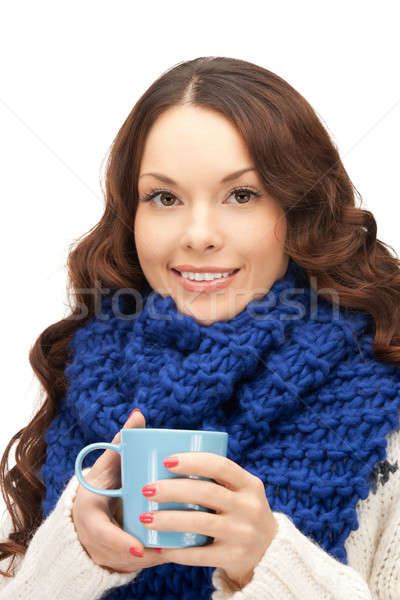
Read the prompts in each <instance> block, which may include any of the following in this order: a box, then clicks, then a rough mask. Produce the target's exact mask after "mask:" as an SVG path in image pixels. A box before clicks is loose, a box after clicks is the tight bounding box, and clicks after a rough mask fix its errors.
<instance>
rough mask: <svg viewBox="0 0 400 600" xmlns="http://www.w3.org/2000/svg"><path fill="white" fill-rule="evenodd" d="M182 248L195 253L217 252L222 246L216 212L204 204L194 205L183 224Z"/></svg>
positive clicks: (220, 224)
mask: <svg viewBox="0 0 400 600" xmlns="http://www.w3.org/2000/svg"><path fill="white" fill-rule="evenodd" d="M181 244H182V247H184V248H185V249H192V250H195V251H196V252H205V251H213V250H214V251H215V250H219V249H220V248H221V247H222V245H223V226H222V223H220V220H219V219H218V217H217V214H216V211H215V210H213V208H212V207H211V206H209V205H207V204H206V202H198V203H194V205H193V206H192V207H191V208H190V209H189V210H188V213H187V216H186V219H185V220H184V223H183V234H182V238H181Z"/></svg>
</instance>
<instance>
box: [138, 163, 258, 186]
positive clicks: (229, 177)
mask: <svg viewBox="0 0 400 600" xmlns="http://www.w3.org/2000/svg"><path fill="white" fill-rule="evenodd" d="M247 171H255V168H254V167H248V168H246V169H241V170H240V171H235V172H234V173H231V174H230V175H227V176H226V177H224V178H223V179H222V181H221V182H220V183H226V182H227V181H232V179H237V178H238V177H240V176H241V175H243V174H244V173H247ZM148 176H151V177H155V178H156V179H159V180H160V181H163V182H164V183H168V184H169V185H177V183H176V181H174V180H173V179H170V178H169V177H166V176H165V175H161V174H160V173H142V175H140V176H139V179H141V178H142V177H148Z"/></svg>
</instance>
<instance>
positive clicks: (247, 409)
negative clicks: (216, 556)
mask: <svg viewBox="0 0 400 600" xmlns="http://www.w3.org/2000/svg"><path fill="white" fill-rule="evenodd" d="M299 276H301V271H300V269H299V268H298V267H297V266H296V265H295V264H294V263H293V262H292V261H291V262H290V263H289V267H288V269H287V272H286V274H285V276H284V277H283V278H282V279H280V280H278V281H276V282H275V284H274V285H273V287H272V288H271V290H270V292H269V293H268V294H266V295H265V297H264V298H262V299H260V300H255V301H253V302H251V303H250V304H249V305H248V306H247V307H246V308H245V309H244V310H243V311H242V312H241V313H240V314H238V315H236V317H234V318H233V319H231V320H229V321H218V322H215V323H213V324H212V325H210V326H203V325H200V324H199V323H197V322H196V321H195V319H194V318H192V317H191V316H187V315H182V314H181V313H180V312H178V311H177V309H176V305H175V303H174V301H173V300H172V298H171V297H169V296H168V297H161V296H160V295H159V294H157V293H155V292H153V291H152V290H150V288H149V289H148V290H147V292H146V293H145V294H144V298H145V300H144V303H143V306H142V307H141V310H138V311H137V312H136V313H135V314H126V313H124V310H123V309H124V306H126V305H127V304H124V302H123V301H122V300H121V298H120V299H119V300H118V301H116V295H115V294H113V293H112V294H110V295H109V297H108V298H106V299H105V300H104V301H103V305H102V313H101V315H98V316H96V317H93V318H91V320H89V321H88V322H87V324H86V325H85V326H84V327H82V328H80V329H78V330H77V332H76V333H75V335H74V338H73V339H72V342H71V343H70V360H69V362H68V364H67V367H66V377H67V382H68V393H67V394H66V397H65V398H64V399H63V401H62V403H61V407H60V409H59V411H58V413H57V416H56V417H55V419H54V421H53V423H52V425H51V426H50V429H49V430H48V432H47V436H46V441H47V444H48V451H47V460H46V463H45V465H44V466H43V473H42V474H43V479H44V483H45V486H46V490H47V494H46V498H45V501H44V504H43V508H44V512H45V515H47V514H48V513H49V512H50V510H51V509H52V508H53V507H54V505H55V503H56V502H57V499H58V497H59V496H60V494H61V493H62V491H63V489H64V487H65V485H66V483H67V482H68V480H69V479H70V477H71V476H72V475H73V473H74V462H75V458H76V455H77V454H78V452H79V450H80V449H81V448H82V447H83V446H85V445H86V444H89V443H91V442H95V441H99V440H111V439H112V438H113V436H114V435H115V433H116V432H117V431H118V430H119V429H120V428H121V427H122V425H123V424H124V422H125V421H126V419H127V418H128V416H129V414H130V413H131V411H132V409H133V408H139V409H140V410H141V411H142V412H143V414H144V416H145V417H146V421H147V424H148V427H161V428H178V429H209V430H213V429H215V430H225V431H227V432H228V433H229V450H228V452H229V453H228V456H229V458H231V459H232V460H234V461H235V462H237V463H238V464H239V465H241V466H242V467H243V468H245V469H247V470H248V471H250V472H251V473H253V474H254V475H256V476H257V477H259V478H260V479H261V480H262V481H263V482H264V484H265V491H266V495H267V498H268V501H269V504H270V506H271V508H272V510H273V511H279V512H283V513H285V514H287V515H289V516H290V517H291V518H292V520H293V522H294V523H295V525H296V526H297V527H298V528H299V529H300V530H301V531H302V532H303V533H304V534H305V535H307V536H309V537H310V538H311V539H313V540H314V541H316V542H317V543H318V544H319V545H320V546H321V547H322V548H323V549H324V550H326V551H328V552H329V553H330V554H332V555H333V556H334V557H336V558H337V559H338V560H340V561H342V562H343V563H346V562H347V558H346V552H345V548H344V543H345V541H346V539H347V537H348V536H349V534H350V532H351V531H352V530H355V529H357V527H358V523H357V515H356V511H355V508H356V505H357V502H358V501H359V500H360V499H364V498H366V497H367V496H368V493H369V492H370V490H371V485H372V483H373V478H372V475H373V472H374V467H376V465H377V463H378V462H379V461H382V460H384V459H385V457H386V440H385V436H386V434H387V433H388V432H389V431H391V430H393V429H396V428H398V427H399V418H398V414H399V412H398V411H399V407H400V382H399V370H398V369H396V368H395V367H393V366H390V365H388V364H387V363H382V362H378V361H377V360H375V359H374V357H373V354H372V340H373V337H372V335H373V322H372V319H371V317H369V316H368V315H366V314H362V313H357V312H349V313H348V314H346V312H345V311H341V310H338V309H337V308H335V307H334V306H333V305H332V304H330V303H329V302H327V301H325V300H323V299H322V298H321V297H317V296H316V294H315V293H313V292H312V290H311V289H310V287H309V286H308V285H307V284H306V283H305V279H302V278H301V277H300V278H299ZM90 456H92V460H93V461H94V460H95V459H96V458H97V456H96V455H95V453H93V454H92V455H90ZM211 574H212V569H210V568H201V567H186V566H181V565H175V564H172V563H170V564H167V565H162V566H160V567H155V568H152V569H144V570H143V571H142V572H141V573H140V575H139V577H138V578H137V580H136V581H135V582H133V583H132V584H129V585H127V586H123V587H121V588H118V589H116V590H114V591H112V592H111V593H110V594H109V595H108V596H107V597H108V598H109V599H113V600H116V599H117V598H120V599H127V598H146V600H151V599H154V600H156V599H157V600H161V599H163V600H167V599H172V598H179V599H180V600H192V599H196V600H201V599H204V600H205V599H206V598H209V597H210V595H211V592H212V586H211V583H210V581H211Z"/></svg>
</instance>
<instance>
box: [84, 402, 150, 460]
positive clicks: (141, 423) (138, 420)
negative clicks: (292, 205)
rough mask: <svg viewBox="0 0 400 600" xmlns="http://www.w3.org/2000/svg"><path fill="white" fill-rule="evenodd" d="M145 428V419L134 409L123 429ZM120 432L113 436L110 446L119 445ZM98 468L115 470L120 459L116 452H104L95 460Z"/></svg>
mask: <svg viewBox="0 0 400 600" xmlns="http://www.w3.org/2000/svg"><path fill="white" fill-rule="evenodd" d="M145 427H146V419H145V418H144V416H143V415H142V413H141V412H140V410H139V409H138V408H135V410H133V411H132V412H131V414H130V415H129V417H128V420H127V421H126V423H125V424H124V426H123V429H144V428H145ZM120 438H121V436H120V432H119V431H118V433H117V434H116V435H115V436H114V438H113V440H112V442H111V443H112V444H119V443H120ZM95 464H96V465H97V467H98V468H102V469H107V470H108V469H110V470H112V469H117V468H119V465H120V457H119V455H118V454H117V452H113V451H112V450H105V451H104V452H103V454H102V455H101V456H100V457H99V458H98V459H97V461H96V463H95Z"/></svg>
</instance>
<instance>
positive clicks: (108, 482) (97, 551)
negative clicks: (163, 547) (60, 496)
mask: <svg viewBox="0 0 400 600" xmlns="http://www.w3.org/2000/svg"><path fill="white" fill-rule="evenodd" d="M145 426H146V422H145V419H144V417H143V415H142V414H141V413H140V412H134V413H132V415H131V416H130V417H129V419H128V421H127V422H126V423H125V425H124V429H125V428H128V429H134V428H136V427H137V428H144V427H145ZM119 438H120V435H119V433H118V434H117V435H116V436H115V437H114V439H113V441H112V443H113V444H118V443H119V441H120V440H119ZM86 480H87V481H88V483H91V484H92V485H94V486H95V487H99V488H104V489H114V488H119V487H121V473H120V458H119V455H118V454H117V453H116V452H113V451H111V450H106V451H105V452H103V454H102V455H101V456H100V457H99V458H98V460H96V462H95V463H94V465H93V467H92V468H91V469H90V471H89V473H88V474H87V475H86ZM120 514H121V499H120V498H107V497H106V496H99V495H97V494H93V493H92V492H89V491H87V490H85V488H83V487H82V486H79V488H78V492H77V494H76V497H75V501H74V505H73V509H72V518H73V521H74V525H75V529H76V532H77V534H78V537H79V540H80V542H81V544H82V545H83V547H84V548H85V550H86V552H87V553H88V554H89V556H90V557H91V558H92V560H93V561H94V562H95V563H96V564H98V565H100V566H102V567H106V568H108V569H111V570H114V571H119V572H121V573H129V572H131V571H135V570H137V569H142V568H144V567H153V566H154V565H157V564H162V563H163V562H165V560H164V557H162V556H160V555H159V554H158V553H157V552H156V551H154V549H148V548H146V549H144V548H143V545H142V544H141V543H140V542H139V541H138V540H137V539H136V538H134V537H133V536H131V535H130V534H129V533H126V532H125V531H123V530H122V528H121V526H120V525H119V523H118V520H120ZM135 551H136V553H142V557H140V556H136V557H135V556H134V554H132V552H135Z"/></svg>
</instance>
